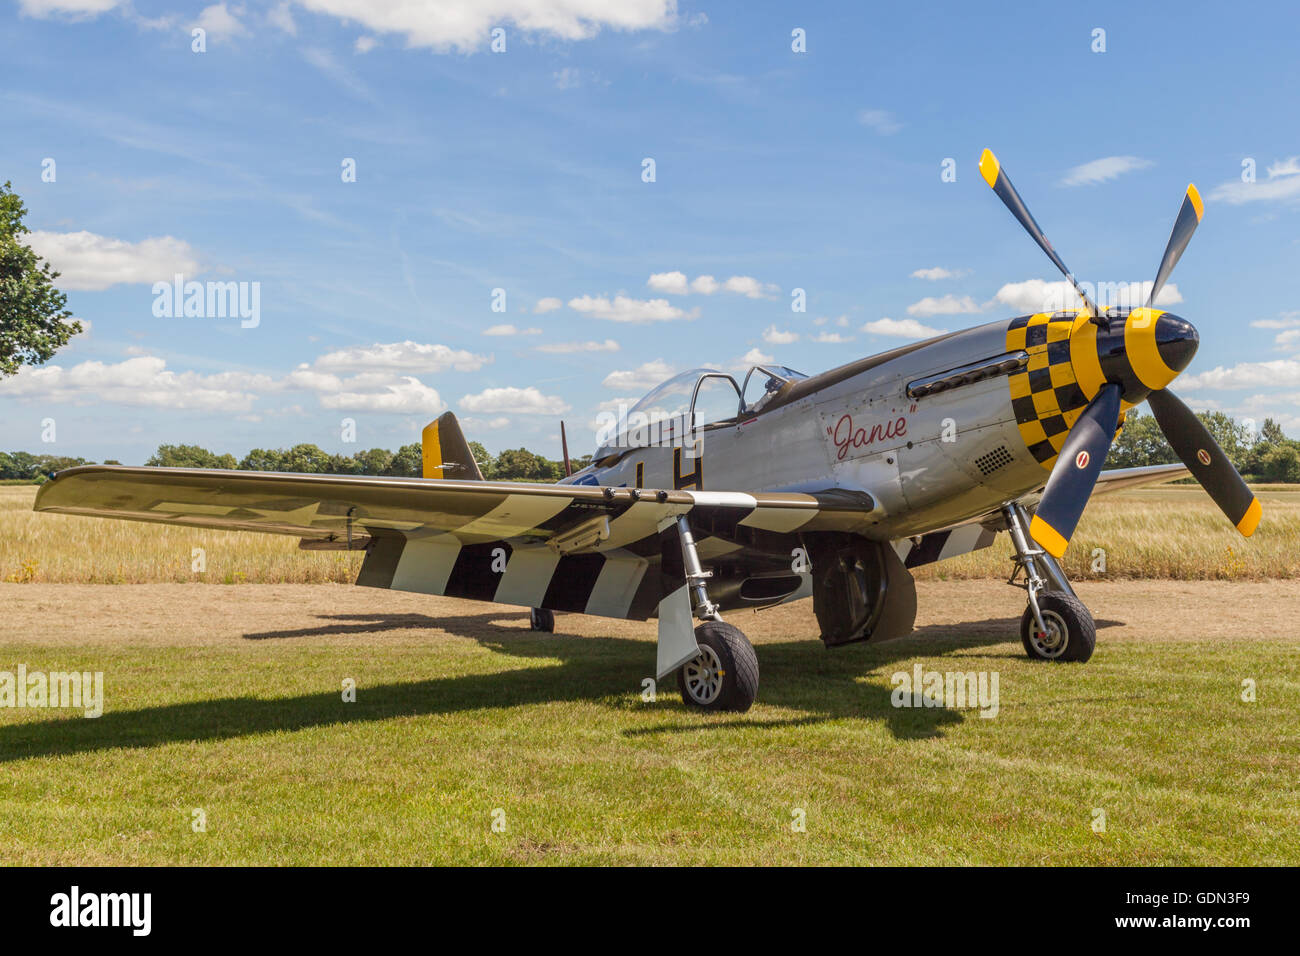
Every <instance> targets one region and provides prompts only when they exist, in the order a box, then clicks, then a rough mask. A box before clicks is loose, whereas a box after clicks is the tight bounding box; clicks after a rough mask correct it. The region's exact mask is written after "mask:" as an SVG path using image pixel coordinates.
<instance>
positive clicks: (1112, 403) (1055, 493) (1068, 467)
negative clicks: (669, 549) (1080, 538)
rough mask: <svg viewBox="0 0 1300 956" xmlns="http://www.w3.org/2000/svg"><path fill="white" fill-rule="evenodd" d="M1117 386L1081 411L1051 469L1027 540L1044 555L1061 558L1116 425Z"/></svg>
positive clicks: (1030, 523)
mask: <svg viewBox="0 0 1300 956" xmlns="http://www.w3.org/2000/svg"><path fill="white" fill-rule="evenodd" d="M1119 394H1120V388H1119V386H1118V385H1106V386H1103V388H1102V389H1101V391H1099V392H1098V393H1097V395H1096V397H1095V398H1093V400H1092V402H1091V403H1089V405H1088V407H1087V408H1085V409H1084V410H1083V414H1082V415H1080V416H1079V419H1078V421H1076V422H1075V423H1074V427H1073V428H1071V429H1070V434H1069V437H1067V438H1066V439H1065V444H1064V445H1063V446H1062V448H1061V454H1060V455H1058V456H1057V458H1056V464H1055V465H1053V466H1052V474H1051V476H1050V477H1049V478H1048V479H1047V488H1046V489H1045V490H1044V491H1043V500H1042V501H1040V502H1039V504H1038V508H1037V510H1036V511H1035V512H1034V518H1033V520H1032V521H1030V522H1029V536H1030V537H1031V538H1033V539H1034V540H1035V541H1037V542H1038V543H1039V544H1040V545H1041V546H1042V547H1043V549H1044V550H1045V551H1047V553H1048V554H1050V555H1052V557H1054V558H1059V557H1061V556H1062V555H1064V554H1065V549H1066V547H1067V546H1068V545H1069V543H1070V536H1071V535H1073V534H1074V528H1075V526H1076V525H1077V524H1078V523H1079V518H1080V516H1081V515H1082V514H1083V509H1084V506H1085V505H1087V503H1088V497H1089V496H1090V495H1091V494H1092V489H1093V486H1094V485H1096V484H1097V476H1098V475H1099V474H1101V466H1102V464H1103V463H1104V462H1105V461H1106V452H1108V451H1110V443H1111V442H1112V441H1113V440H1114V439H1115V429H1116V428H1117V427H1118V426H1119Z"/></svg>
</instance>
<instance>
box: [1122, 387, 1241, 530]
mask: <svg viewBox="0 0 1300 956" xmlns="http://www.w3.org/2000/svg"><path fill="white" fill-rule="evenodd" d="M1147 402H1148V403H1149V404H1150V405H1151V411H1152V412H1154V413H1155V416H1156V423H1157V424H1158V425H1159V426H1160V430H1161V431H1162V432H1164V435H1165V438H1167V439H1169V444H1170V446H1171V447H1172V448H1173V450H1174V454H1176V455H1177V456H1178V457H1179V458H1180V459H1181V460H1182V462H1183V464H1184V465H1186V466H1187V467H1188V469H1189V470H1190V471H1191V473H1192V477H1193V478H1195V479H1196V480H1197V481H1199V482H1200V483H1201V487H1202V488H1204V489H1205V490H1206V492H1208V493H1209V495H1210V497H1211V498H1213V499H1214V503H1215V504H1216V505H1218V506H1219V510H1220V511H1222V512H1223V513H1224V514H1225V515H1227V516H1228V520H1229V521H1231V522H1232V523H1233V524H1234V525H1236V526H1237V530H1238V531H1240V532H1241V533H1242V534H1243V535H1245V536H1246V537H1247V538H1249V537H1250V536H1251V535H1252V534H1254V533H1255V528H1256V527H1258V526H1259V519H1260V516H1261V514H1262V513H1263V508H1261V507H1260V504H1259V499H1258V498H1256V497H1255V493H1254V492H1253V491H1251V490H1250V488H1249V487H1247V485H1246V482H1244V481H1243V480H1242V478H1241V475H1239V474H1238V473H1237V469H1236V468H1234V467H1233V466H1232V462H1231V461H1229V460H1228V456H1227V455H1226V454H1224V452H1223V449H1222V448H1220V447H1219V443H1218V442H1216V441H1215V440H1214V438H1213V437H1211V435H1210V433H1209V431H1208V430H1207V429H1206V427H1205V425H1204V423H1202V421H1201V420H1200V419H1199V418H1197V417H1196V415H1195V414H1194V413H1193V412H1192V410H1191V409H1190V408H1188V407H1187V406H1186V405H1184V404H1183V403H1182V402H1181V401H1180V400H1179V399H1178V397H1177V396H1175V395H1174V393H1173V392H1171V391H1169V389H1167V388H1162V389H1160V390H1159V391H1157V392H1152V393H1151V394H1150V395H1148V396H1147Z"/></svg>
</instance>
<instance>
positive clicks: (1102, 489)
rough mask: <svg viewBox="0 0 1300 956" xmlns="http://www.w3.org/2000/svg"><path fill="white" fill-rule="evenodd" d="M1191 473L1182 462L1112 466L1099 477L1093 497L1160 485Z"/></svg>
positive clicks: (1189, 475) (1186, 476)
mask: <svg viewBox="0 0 1300 956" xmlns="http://www.w3.org/2000/svg"><path fill="white" fill-rule="evenodd" d="M1191 474H1192V472H1191V470H1190V469H1189V468H1188V467H1187V466H1186V465H1182V464H1174V465H1142V466H1140V467H1138V468H1112V469H1111V470H1110V471H1103V472H1102V473H1101V474H1100V475H1099V476H1098V477H1097V484H1096V486H1095V487H1094V488H1093V489H1092V497H1093V498H1096V497H1097V496H1098V495H1107V494H1110V493H1111V492H1115V491H1122V490H1124V489H1125V488H1138V487H1141V486H1142V485H1158V484H1160V483H1162V482H1166V481H1177V480H1178V479H1179V478H1190V477H1191Z"/></svg>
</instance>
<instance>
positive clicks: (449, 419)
mask: <svg viewBox="0 0 1300 956" xmlns="http://www.w3.org/2000/svg"><path fill="white" fill-rule="evenodd" d="M980 172H981V173H982V174H983V177H984V179H985V180H986V181H987V183H988V184H989V186H991V187H992V189H993V190H994V192H995V193H996V194H997V195H998V197H999V198H1000V199H1001V200H1002V201H1003V203H1005V204H1006V206H1007V207H1008V208H1009V209H1010V210H1011V212H1012V213H1013V214H1014V215H1015V217H1016V218H1017V219H1018V220H1019V221H1020V224H1021V225H1022V226H1023V227H1024V228H1025V230H1026V231H1027V232H1028V233H1029V234H1030V236H1032V237H1033V239H1034V241H1035V242H1037V243H1038V245H1039V246H1040V247H1042V249H1043V251H1044V252H1046V253H1047V255H1048V257H1049V258H1050V259H1051V260H1052V262H1053V263H1054V264H1055V265H1056V267H1057V268H1058V269H1059V270H1060V271H1061V272H1062V274H1064V275H1065V276H1066V278H1067V279H1069V281H1070V283H1071V284H1072V285H1073V287H1074V289H1075V290H1076V291H1077V292H1078V293H1079V297H1080V300H1081V306H1082V307H1081V308H1078V309H1076V310H1073V311H1057V312H1040V313H1036V314H1034V315H1024V316H1020V317H1018V318H1013V319H1010V320H1002V321H998V322H991V323H988V324H985V325H981V326H977V327H975V328H971V329H966V330H964V331H960V332H953V333H950V334H946V335H941V336H938V337H936V338H932V339H929V340H927V341H923V342H917V343H915V344H911V345H906V346H903V347H902V348H897V349H893V350H892V351H889V352H884V353H881V354H879V355H873V356H869V357H867V358H861V359H857V360H855V361H852V362H849V363H848V364H846V365H842V366H840V367H838V368H834V369H831V370H830V371H827V372H822V373H821V374H819V375H813V376H807V375H803V374H801V373H799V372H795V371H793V370H791V369H788V368H785V367H783V366H775V365H756V366H754V367H753V368H751V369H750V370H749V372H748V374H747V375H745V377H744V379H743V381H741V382H737V380H736V378H735V377H733V376H732V375H730V374H729V373H727V372H724V371H719V370H717V369H711V368H705V369H695V370H692V371H690V372H686V373H683V374H681V375H678V376H676V377H674V378H672V379H670V380H669V381H667V382H665V383H664V384H662V385H660V386H659V387H658V388H656V389H654V390H653V391H651V392H650V393H649V394H648V395H647V396H646V397H645V398H644V399H642V400H641V401H640V402H639V403H637V404H636V405H635V406H633V407H632V408H631V409H629V410H628V411H627V412H626V414H625V415H623V416H621V417H620V418H619V419H618V420H617V421H616V422H615V423H613V424H612V426H611V427H610V428H608V429H606V430H605V432H604V434H602V435H601V436H598V437H599V443H600V447H598V448H597V449H596V451H595V453H594V455H593V458H592V461H591V464H590V465H588V466H587V467H585V468H583V469H581V470H580V471H578V472H575V473H572V474H570V475H568V476H567V477H566V478H565V479H564V480H562V481H560V482H559V483H558V484H553V485H539V484H528V483H521V482H498V481H484V480H483V478H482V475H481V473H480V472H479V468H478V465H477V463H476V462H475V461H474V458H473V456H472V455H471V454H470V450H469V446H468V444H467V443H466V441H465V438H464V436H463V434H462V433H461V430H460V427H459V426H458V424H457V422H456V419H455V417H454V416H453V415H451V414H450V413H448V414H445V415H443V416H442V417H441V418H439V419H438V420H437V421H435V422H433V423H431V424H430V425H429V426H428V427H427V428H425V430H424V433H423V445H422V447H423V456H424V477H423V478H419V479H416V478H412V479H404V478H372V477H355V476H335V475H297V474H275V473H263V472H247V471H222V470H204V469H183V468H133V467H122V466H107V465H89V466H84V467H79V468H72V469H68V470H67V471H63V472H60V473H59V474H58V475H57V476H56V477H54V479H53V480H51V481H49V482H48V483H46V484H45V485H44V486H43V487H42V488H41V490H40V493H39V494H38V495H37V499H36V504H35V508H36V510H37V511H54V512H62V513H65V514H83V515H95V516H99V517H112V518H125V519H129V520H136V521H155V522H163V523H167V524H177V525H191V526H196V527H209V528H222V529H233V530H247V531H262V532H272V533H276V534H289V535H296V536H299V537H300V538H301V539H302V541H301V546H302V547H304V548H308V549H316V548H337V549H345V548H346V549H362V550H364V551H365V559H364V561H363V563H362V567H361V572H360V575H359V576H358V578H357V584H359V585H365V586H368V587H377V588H391V589H394V590H400V591H416V592H422V593H428V594H445V595H451V596H454V597H463V598H472V599H476V600H486V601H496V602H500V603H504V604H513V605H519V606H522V607H529V608H532V609H533V615H532V624H533V627H534V628H535V629H540V630H551V629H552V628H553V626H554V618H553V612H554V611H570V612H581V613H586V614H596V615H605V616H609V617H615V618H628V619H635V620H646V619H648V618H650V617H654V616H657V618H658V650H657V662H656V669H655V673H656V675H657V678H658V679H659V680H662V679H664V678H666V677H668V676H670V675H673V674H676V676H677V681H678V685H679V687H680V690H681V693H682V697H683V699H684V700H685V701H686V703H687V704H689V705H693V706H696V707H700V708H704V709H706V710H733V711H743V710H746V709H748V708H749V706H750V704H751V703H752V702H753V700H754V699H755V696H756V694H757V692H758V660H757V657H756V655H755V653H754V649H753V647H752V646H751V645H750V644H749V642H748V640H746V638H745V636H744V635H743V634H742V633H741V632H740V630H739V629H737V628H736V627H734V626H733V625H731V624H728V623H725V622H724V621H723V619H722V616H721V615H722V612H723V611H727V610H732V609H736V608H744V607H763V606H768V605H773V604H778V603H782V602H786V601H792V600H796V599H798V598H802V597H807V596H809V595H811V597H812V599H813V611H814V613H815V615H816V617H817V622H818V624H819V626H820V628H821V636H822V640H823V641H824V642H825V643H826V645H827V646H828V647H831V646H839V645H842V644H850V643H853V642H856V641H884V640H889V639H892V638H898V637H902V636H904V635H906V634H908V633H910V632H911V631H912V627H913V621H914V619H915V615H916V591H915V587H914V584H913V580H912V576H911V574H910V572H909V569H910V568H913V567H917V566H919V565H922V564H926V563H928V562H932V561H939V560H943V559H945V558H949V557H952V556H955V555H958V554H963V553H966V552H969V551H972V550H975V549H978V548H984V547H988V546H989V545H990V544H992V542H993V540H994V537H995V535H996V533H997V532H998V531H1003V530H1005V531H1008V532H1010V538H1011V541H1012V544H1013V545H1014V548H1015V556H1014V558H1013V562H1014V565H1015V571H1014V572H1013V574H1012V576H1011V583H1019V584H1020V586H1022V587H1024V588H1025V589H1026V591H1027V593H1028V606H1027V607H1026V609H1025V613H1024V615H1023V617H1022V619H1021V627H1020V631H1021V640H1022V642H1023V644H1024V647H1025V651H1026V652H1027V653H1028V654H1029V656H1030V657H1032V658H1036V659H1040V660H1051V661H1086V660H1088V658H1089V657H1090V656H1091V655H1092V652H1093V648H1094V645H1095V641H1096V631H1095V627H1094V624H1093V620H1092V617H1091V616H1090V615H1089V613H1088V610H1087V609H1086V608H1085V607H1084V606H1083V604H1082V603H1081V602H1080V601H1079V599H1078V598H1077V597H1076V596H1075V594H1074V591H1073V590H1072V589H1071V587H1070V584H1069V582H1068V581H1067V580H1066V577H1065V575H1064V573H1063V572H1062V570H1061V567H1060V564H1059V563H1058V560H1057V559H1059V558H1060V557H1061V556H1062V555H1063V554H1064V553H1065V550H1066V547H1067V545H1068V544H1069V541H1070V536H1071V535H1072V533H1073V532H1074V529H1075V525H1076V524H1077V523H1078V521H1079V517H1080V515H1081V514H1082V512H1083V509H1084V506H1085V505H1086V504H1087V502H1088V500H1089V498H1090V497H1091V496H1092V495H1096V494H1103V493H1105V492H1108V491H1113V490H1115V489H1118V488H1125V487H1131V486H1134V485H1140V484H1146V483H1152V482H1159V481H1168V480H1172V479H1174V478H1178V477H1181V476H1183V475H1186V474H1188V473H1189V472H1190V474H1191V475H1193V476H1194V477H1195V478H1196V480H1197V481H1199V482H1200V483H1201V485H1202V486H1203V487H1204V488H1205V489H1206V491H1208V492H1209V494H1210V496H1211V497H1212V498H1213V499H1214V501H1215V502H1216V503H1217V504H1218V505H1219V507H1220V508H1221V509H1222V510H1223V511H1224V513H1225V514H1226V515H1227V516H1228V519H1229V520H1230V521H1231V522H1232V523H1233V524H1234V525H1236V526H1237V528H1238V529H1239V530H1240V531H1241V533H1242V534H1244V535H1247V536H1249V535H1250V534H1252V533H1253V532H1254V530H1255V528H1256V526H1257V525H1258V523H1259V520H1260V504H1259V501H1258V500H1257V499H1256V498H1255V496H1254V495H1253V494H1252V493H1251V491H1250V489H1249V488H1248V487H1247V486H1246V484H1245V482H1244V481H1243V480H1242V479H1241V476H1240V475H1238V474H1237V472H1236V470H1235V469H1234V468H1233V466H1232V463H1231V462H1230V461H1229V460H1228V458H1227V456H1226V455H1225V454H1224V453H1223V451H1222V449H1220V448H1219V446H1218V445H1217V444H1216V443H1215V441H1214V439H1213V438H1212V437H1211V436H1210V434H1209V432H1207V431H1206V429H1205V427H1204V426H1203V425H1202V424H1201V422H1200V421H1199V420H1198V419H1197V418H1196V416H1195V415H1194V414H1192V412H1191V411H1190V410H1189V409H1188V408H1187V406H1186V405H1184V404H1183V403H1182V402H1181V401H1179V399H1177V398H1176V397H1174V395H1173V394H1172V393H1171V392H1170V391H1169V390H1168V388H1167V386H1168V385H1169V384H1170V382H1172V381H1173V379H1174V378H1175V377H1176V376H1177V375H1178V374H1179V373H1180V372H1182V371H1183V370H1184V369H1185V368H1186V367H1187V365H1188V363H1189V362H1191V360H1192V356H1193V354H1194V353H1195V351H1196V347H1197V343H1198V337H1197V332H1196V330H1195V329H1194V328H1193V327H1192V325H1191V324H1190V323H1189V322H1187V321H1186V320H1184V319H1181V318H1179V317H1177V316H1175V315H1172V314H1170V313H1168V312H1163V311H1160V310H1159V309H1155V308H1153V307H1152V306H1153V303H1154V301H1155V298H1156V295H1157V294H1158V293H1159V292H1160V289H1161V288H1162V287H1163V286H1164V284H1165V281H1166V279H1168V277H1169V274H1170V272H1171V271H1172V270H1173V268H1174V265H1175V264H1176V263H1177V261H1178V259H1179V257H1180V256H1181V255H1182V253H1183V250H1184V249H1185V248H1186V247H1187V243H1188V241H1189V240H1190V238H1191V236H1192V233H1193V231H1194V230H1195V229H1196V227H1197V224H1198V223H1199V222H1200V219H1201V215H1202V212H1203V208H1202V205H1201V199H1200V196H1199V195H1198V193H1197V191H1196V188H1195V187H1194V186H1188V188H1187V193H1186V195H1185V197H1184V199H1183V203H1182V207H1181V209H1180V211H1179V213H1178V218H1177V220H1176V221H1175V224H1174V228H1173V232H1172V234H1171V235H1170V238H1169V242H1168V244H1167V246H1166V248H1165V252H1164V256H1163V258H1162V259H1161V262H1160V266H1159V269H1158V270H1157V272H1156V278H1155V283H1154V286H1153V288H1152V289H1151V292H1150V294H1149V296H1148V298H1147V301H1146V304H1145V305H1144V306H1143V307H1141V308H1132V309H1129V308H1110V309H1104V310H1103V309H1100V308H1098V306H1097V305H1096V304H1094V303H1093V302H1092V300H1091V299H1090V298H1089V296H1088V295H1087V294H1086V290H1085V289H1084V288H1083V287H1082V286H1081V285H1080V284H1079V283H1078V282H1077V281H1076V280H1075V278H1074V276H1073V275H1072V274H1071V273H1070V272H1069V270H1067V269H1066V267H1065V264H1064V263H1063V262H1062V261H1061V259H1060V257H1059V256H1058V255H1057V254H1056V252H1055V251H1054V250H1053V248H1052V246H1051V244H1050V243H1049V242H1048V241H1047V238H1046V236H1044V234H1043V232H1042V230H1041V229H1040V228H1039V227H1038V224H1037V223H1036V222H1035V221H1034V219H1033V217H1032V216H1031V215H1030V213H1029V211H1028V209H1027V208H1026V206H1025V204H1024V202H1023V201H1022V200H1021V198H1020V196H1019V194H1018V193H1017V192H1016V190H1015V188H1014V187H1013V186H1012V185H1011V181H1010V179H1008V178H1007V174H1006V172H1005V171H1004V170H1003V169H1002V168H1001V167H1000V165H999V163H998V161H997V159H996V158H995V157H994V156H993V154H992V153H991V152H990V151H988V150H985V151H984V154H983V156H982V158H981V160H980ZM719 399H720V402H719ZM1144 400H1145V401H1146V402H1148V403H1149V404H1150V406H1151V409H1152V411H1153V412H1154V414H1155V417H1156V420H1157V422H1158V423H1159V425H1160V428H1161V430H1162V431H1163V432H1164V434H1165V436H1166V437H1167V438H1168V439H1169V442H1170V445H1171V446H1172V447H1173V449H1174V451H1175V452H1176V453H1177V454H1178V456H1179V458H1180V459H1181V460H1182V462H1183V464H1181V465H1178V464H1175V465H1161V466H1155V467H1150V468H1134V469H1124V470H1118V471H1103V470H1102V463H1103V461H1104V460H1105V458H1106V453H1107V451H1108V450H1109V448H1110V445H1111V442H1112V440H1113V439H1114V436H1115V435H1116V433H1117V431H1118V429H1119V428H1120V427H1121V426H1122V423H1123V418H1124V415H1125V414H1126V413H1127V411H1128V410H1129V409H1131V408H1132V407H1133V406H1135V405H1137V404H1138V403H1139V402H1142V401H1144ZM566 461H567V445H566ZM696 618H698V619H699V621H700V623H699V624H698V625H696V624H695V623H694V621H695V619H696Z"/></svg>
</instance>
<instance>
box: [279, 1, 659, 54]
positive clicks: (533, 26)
mask: <svg viewBox="0 0 1300 956" xmlns="http://www.w3.org/2000/svg"><path fill="white" fill-rule="evenodd" d="M298 2H299V3H300V4H301V5H302V6H303V7H306V8H307V9H309V10H311V11H313V12H315V13H325V14H329V15H332V16H334V17H337V18H339V19H340V20H343V21H350V22H354V23H359V24H361V25H362V26H363V27H365V28H367V29H369V30H371V31H373V32H375V33H395V34H398V35H400V36H401V37H403V38H404V39H405V40H406V44H407V46H409V47H417V48H426V49H430V50H434V51H435V52H439V53H445V52H448V51H453V50H454V51H456V52H458V53H471V52H473V51H474V50H477V49H479V48H481V47H483V46H485V45H486V44H487V43H488V41H489V39H490V31H491V29H492V28H493V27H497V26H505V27H506V36H507V43H509V42H511V40H512V39H513V37H512V36H511V34H512V32H513V31H514V30H518V31H520V32H523V33H536V34H543V35H546V36H550V37H555V38H557V39H561V40H585V39H587V38H589V37H592V36H595V35H596V34H597V33H598V32H600V30H601V29H602V28H606V27H608V28H609V29H613V30H646V29H655V30H668V29H671V28H672V27H673V26H675V25H676V22H677V4H676V0H622V2H620V3H601V2H598V0H492V2H484V0H439V2H437V3H416V2H411V0H298ZM515 42H517V41H515Z"/></svg>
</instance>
